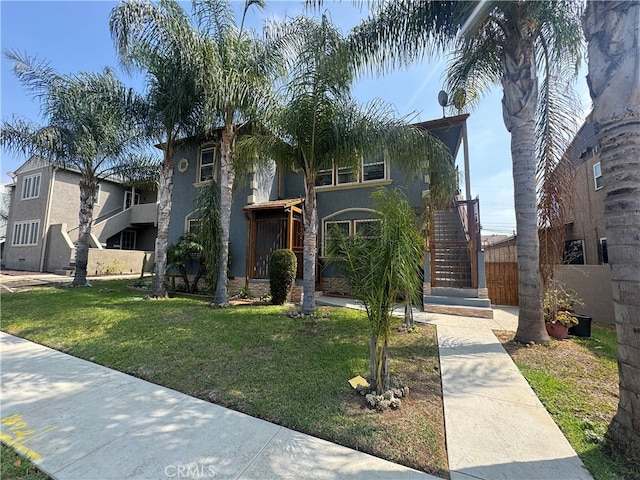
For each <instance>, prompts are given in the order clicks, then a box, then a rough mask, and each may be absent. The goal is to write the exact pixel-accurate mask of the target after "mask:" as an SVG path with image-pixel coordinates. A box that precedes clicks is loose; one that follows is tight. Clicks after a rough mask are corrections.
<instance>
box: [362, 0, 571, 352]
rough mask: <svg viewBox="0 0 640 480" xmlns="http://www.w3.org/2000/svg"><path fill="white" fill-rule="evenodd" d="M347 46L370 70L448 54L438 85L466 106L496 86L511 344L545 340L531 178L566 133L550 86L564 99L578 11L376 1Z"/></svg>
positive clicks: (550, 160)
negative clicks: (512, 237)
mask: <svg viewBox="0 0 640 480" xmlns="http://www.w3.org/2000/svg"><path fill="white" fill-rule="evenodd" d="M352 43H353V49H354V50H355V51H356V52H358V53H359V54H360V56H361V57H362V58H364V59H365V60H366V62H365V63H364V65H365V66H369V67H370V68H374V69H375V68H378V70H379V71H384V70H386V69H388V68H391V67H394V66H397V65H403V64H404V65H406V64H408V63H410V62H412V61H413V60H415V59H416V58H417V57H418V56H419V55H420V54H422V53H424V52H430V51H438V50H439V51H444V50H446V49H448V48H453V49H454V51H453V58H452V60H451V62H450V66H449V69H448V72H447V82H446V83H447V86H448V89H449V90H450V91H456V90H457V89H458V88H460V87H462V88H464V89H465V90H466V91H467V92H468V93H467V97H469V98H470V99H471V100H473V99H474V98H475V99H477V98H479V97H480V95H481V94H482V93H483V92H484V91H486V89H487V88H488V87H489V86H491V85H494V84H500V85H501V86H502V88H503V94H504V95H503V100H502V112H503V120H504V123H505V126H506V127H507V130H508V131H509V132H510V133H511V156H512V163H513V180H514V192H515V195H514V200H515V211H516V224H517V230H518V235H517V239H516V242H517V249H518V272H519V295H520V314H519V318H518V330H517V332H516V339H517V340H518V341H522V342H530V341H534V342H544V341H546V340H548V335H547V333H546V331H545V327H544V321H543V315H542V313H543V312H542V279H541V275H540V266H539V256H540V255H539V240H538V229H537V224H538V218H537V208H536V207H537V203H538V202H537V200H538V197H537V192H536V174H537V172H538V171H539V169H540V167H542V168H544V166H545V165H546V166H547V167H548V166H549V165H555V164H556V163H557V162H558V160H559V158H560V157H561V155H562V154H563V152H564V149H565V145H566V142H568V141H569V140H570V138H571V136H572V135H571V133H572V132H571V128H570V126H571V125H573V124H575V122H572V121H570V119H571V113H572V107H573V105H574V103H573V102H571V101H569V102H563V101H560V102H559V103H558V102H554V100H556V101H557V100H561V99H562V98H563V96H562V95H558V94H557V92H558V90H557V88H558V87H562V92H561V93H562V94H566V93H567V92H570V90H568V89H567V88H566V87H565V86H564V84H563V83H562V80H563V78H567V77H569V78H571V74H570V73H571V72H569V70H570V69H569V68H567V67H575V66H576V64H577V60H578V58H579V55H580V45H581V38H580V5H579V4H578V3H577V2H573V1H539V2H501V1H485V2H455V1H454V2H421V1H411V0H400V1H397V2H379V11H378V12H377V14H376V15H375V16H373V17H371V18H369V19H367V20H365V22H364V23H363V24H362V25H360V26H359V27H358V28H356V29H355V31H354V35H353V36H352ZM376 65H378V67H376ZM567 72H569V75H567ZM575 73H576V72H575V69H574V71H573V75H574V76H575ZM539 75H541V77H542V82H540V83H539ZM573 113H575V111H574V112H573ZM567 127H569V128H567Z"/></svg>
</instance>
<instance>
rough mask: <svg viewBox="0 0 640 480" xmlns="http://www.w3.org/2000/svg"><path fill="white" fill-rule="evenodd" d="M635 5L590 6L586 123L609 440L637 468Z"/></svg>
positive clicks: (639, 179)
mask: <svg viewBox="0 0 640 480" xmlns="http://www.w3.org/2000/svg"><path fill="white" fill-rule="evenodd" d="M638 25H640V2H638V1H637V0H634V1H627V2H605V1H589V2H587V9H586V13H585V17H584V23H583V26H584V32H585V36H586V39H587V42H588V55H589V76H588V81H589V90H590V93H591V98H592V99H593V112H592V113H591V120H592V121H593V122H595V123H596V124H597V126H598V130H599V135H600V163H601V165H602V175H603V183H604V191H605V227H606V232H607V247H608V251H609V264H610V265H611V280H612V284H613V292H614V294H613V299H614V307H615V316H616V336H617V343H618V370H619V374H620V401H619V404H618V411H617V413H616V415H615V417H614V418H613V421H612V422H611V425H610V428H609V435H610V437H611V438H612V439H613V440H614V442H615V444H616V445H617V446H618V447H619V448H620V449H621V450H622V451H623V452H624V453H625V455H626V456H627V458H629V460H631V461H632V462H633V463H635V464H636V465H637V464H639V463H640V385H639V383H638V378H640V354H639V353H640V335H639V334H638V331H639V330H640V297H639V295H638V292H640V275H639V274H638V272H640V235H639V233H638V232H640V176H639V175H638V172H640V136H639V134H638V132H640V73H639V72H640V30H639V29H638Z"/></svg>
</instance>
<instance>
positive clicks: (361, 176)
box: [316, 152, 387, 187]
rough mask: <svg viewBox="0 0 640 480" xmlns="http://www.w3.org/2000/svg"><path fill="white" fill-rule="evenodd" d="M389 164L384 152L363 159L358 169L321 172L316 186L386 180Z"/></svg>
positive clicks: (337, 168) (338, 168)
mask: <svg viewBox="0 0 640 480" xmlns="http://www.w3.org/2000/svg"><path fill="white" fill-rule="evenodd" d="M386 171H387V163H386V162H385V160H384V155H383V153H382V152H380V154H379V155H378V156H376V157H367V158H364V157H363V158H362V160H361V161H360V163H359V165H358V167H357V168H356V169H355V170H354V169H353V168H351V167H337V166H336V165H334V166H333V167H332V168H330V169H324V170H320V171H319V172H318V174H317V175H316V186H317V187H325V186H335V185H349V184H354V185H356V184H359V183H367V182H374V181H380V180H384V179H386Z"/></svg>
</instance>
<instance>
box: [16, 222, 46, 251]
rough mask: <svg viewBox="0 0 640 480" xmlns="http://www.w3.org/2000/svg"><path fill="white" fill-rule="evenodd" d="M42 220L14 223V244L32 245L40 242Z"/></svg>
mask: <svg viewBox="0 0 640 480" xmlns="http://www.w3.org/2000/svg"><path fill="white" fill-rule="evenodd" d="M39 230H40V220H29V221H26V222H17V223H14V224H13V237H12V245H17V246H18V245H19V246H30V245H37V244H38V232H39Z"/></svg>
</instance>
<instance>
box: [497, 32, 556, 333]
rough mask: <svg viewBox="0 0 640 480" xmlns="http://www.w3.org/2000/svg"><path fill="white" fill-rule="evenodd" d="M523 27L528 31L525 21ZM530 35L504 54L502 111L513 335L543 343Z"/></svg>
mask: <svg viewBox="0 0 640 480" xmlns="http://www.w3.org/2000/svg"><path fill="white" fill-rule="evenodd" d="M521 31H527V27H526V26H523V27H522V30H521ZM534 59H535V57H534V39H525V40H523V39H522V38H517V39H516V38H514V39H511V40H510V41H508V42H507V47H506V48H505V53H504V62H503V69H504V75H503V77H502V86H503V89H504V96H503V99H502V114H503V118H504V123H505V125H506V127H507V130H508V131H509V132H510V133H511V159H512V162H513V190H514V203H515V211H516V225H517V230H518V234H517V236H516V248H517V250H518V290H519V297H520V298H519V299H520V313H519V315H518V329H517V331H516V337H515V338H516V340H517V341H520V342H524V343H528V342H531V341H533V342H536V343H542V342H546V341H548V340H549V335H548V334H547V332H546V329H545V325H544V319H543V312H542V277H541V275H540V261H539V258H540V246H539V239H538V218H537V196H536V165H537V161H536V153H535V145H536V141H535V140H536V137H535V116H536V109H537V104H538V101H537V95H538V80H537V77H536V68H535V62H534Z"/></svg>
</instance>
